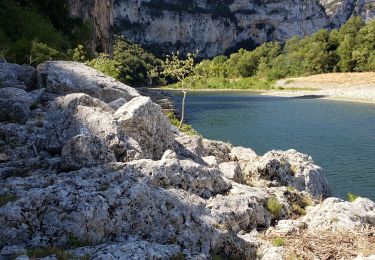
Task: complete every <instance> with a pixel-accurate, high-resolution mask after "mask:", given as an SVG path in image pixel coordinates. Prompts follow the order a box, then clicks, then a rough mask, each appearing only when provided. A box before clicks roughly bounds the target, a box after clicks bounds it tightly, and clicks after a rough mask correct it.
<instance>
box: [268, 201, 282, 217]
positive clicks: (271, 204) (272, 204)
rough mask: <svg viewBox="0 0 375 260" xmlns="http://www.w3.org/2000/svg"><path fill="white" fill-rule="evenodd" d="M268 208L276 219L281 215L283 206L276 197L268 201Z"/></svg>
mask: <svg viewBox="0 0 375 260" xmlns="http://www.w3.org/2000/svg"><path fill="white" fill-rule="evenodd" d="M267 208H268V210H269V211H270V212H271V213H272V214H273V215H274V217H275V218H278V217H279V216H280V213H281V209H282V205H281V204H280V202H279V201H278V200H277V198H275V197H270V198H269V199H268V200H267Z"/></svg>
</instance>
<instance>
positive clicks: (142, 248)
mask: <svg viewBox="0 0 375 260" xmlns="http://www.w3.org/2000/svg"><path fill="white" fill-rule="evenodd" d="M68 252H69V253H70V254H71V255H74V256H76V257H85V256H87V255H90V259H97V260H99V259H103V260H104V259H160V260H163V259H165V260H167V259H172V258H173V257H177V256H178V255H180V254H181V248H180V247H179V246H178V245H161V244H158V243H150V242H146V241H134V242H128V243H118V244H110V245H99V246H95V247H84V248H77V249H74V250H69V251H68Z"/></svg>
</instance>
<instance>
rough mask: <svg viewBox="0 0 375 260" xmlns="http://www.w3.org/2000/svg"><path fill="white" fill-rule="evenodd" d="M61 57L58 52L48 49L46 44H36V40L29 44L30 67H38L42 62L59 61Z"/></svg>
mask: <svg viewBox="0 0 375 260" xmlns="http://www.w3.org/2000/svg"><path fill="white" fill-rule="evenodd" d="M61 57H62V55H61V53H60V52H59V51H58V50H56V49H54V48H51V47H49V46H48V45H47V44H45V43H41V42H38V41H37V40H33V41H32V42H31V51H30V57H29V64H30V65H38V64H40V63H42V62H44V61H48V60H54V59H59V58H61Z"/></svg>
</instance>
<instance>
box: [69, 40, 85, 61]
mask: <svg viewBox="0 0 375 260" xmlns="http://www.w3.org/2000/svg"><path fill="white" fill-rule="evenodd" d="M68 56H69V58H70V60H73V61H78V62H85V61H86V60H87V58H88V56H87V51H86V50H85V47H84V46H83V45H82V44H79V45H78V46H77V48H74V49H73V50H68Z"/></svg>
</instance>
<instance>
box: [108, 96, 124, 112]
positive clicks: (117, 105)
mask: <svg viewBox="0 0 375 260" xmlns="http://www.w3.org/2000/svg"><path fill="white" fill-rule="evenodd" d="M126 102H127V101H126V100H125V99H124V98H119V99H117V100H115V101H112V102H111V103H109V104H108V105H109V106H110V107H111V108H112V109H113V110H115V111H116V110H117V109H119V108H120V107H122V106H123V105H125V103H126Z"/></svg>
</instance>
